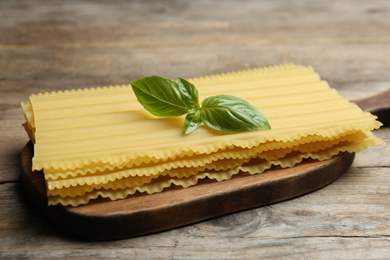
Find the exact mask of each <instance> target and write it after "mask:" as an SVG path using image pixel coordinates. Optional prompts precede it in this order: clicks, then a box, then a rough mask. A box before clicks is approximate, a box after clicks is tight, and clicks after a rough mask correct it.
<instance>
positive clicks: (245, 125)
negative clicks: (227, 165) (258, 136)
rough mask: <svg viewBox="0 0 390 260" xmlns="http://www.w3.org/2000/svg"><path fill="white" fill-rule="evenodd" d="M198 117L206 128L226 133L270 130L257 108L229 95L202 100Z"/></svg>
mask: <svg viewBox="0 0 390 260" xmlns="http://www.w3.org/2000/svg"><path fill="white" fill-rule="evenodd" d="M200 117H201V119H202V122H203V123H204V124H205V125H207V126H208V127H211V128H213V129H215V130H218V131H223V132H227V133H230V132H244V131H256V130H262V129H271V126H270V124H269V122H268V121H267V119H266V118H265V116H264V115H263V114H262V113H260V112H259V111H258V110H257V108H255V107H254V106H252V105H251V104H249V103H248V102H247V101H245V100H243V99H241V98H238V97H234V96H229V95H219V96H213V97H208V98H206V99H204V100H203V102H202V109H201V115H200Z"/></svg>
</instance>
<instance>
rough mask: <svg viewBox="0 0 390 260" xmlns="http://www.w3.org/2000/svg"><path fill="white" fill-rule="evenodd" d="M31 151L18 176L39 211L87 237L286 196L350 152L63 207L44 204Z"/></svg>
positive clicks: (348, 160) (325, 177)
mask: <svg viewBox="0 0 390 260" xmlns="http://www.w3.org/2000/svg"><path fill="white" fill-rule="evenodd" d="M32 156H33V145H32V143H31V142H29V143H28V144H27V145H26V147H25V148H24V150H23V153H22V164H23V170H24V172H23V182H24V185H25V189H26V192H27V194H28V196H29V197H30V199H31V200H32V202H33V203H34V205H35V206H36V208H37V209H38V211H39V212H40V213H41V214H42V215H43V216H44V217H45V218H46V219H47V220H48V221H50V222H51V223H52V224H53V225H54V226H56V227H58V228H59V229H62V230H63V231H65V232H67V233H70V234H72V235H74V236H77V237H80V238H84V239H89V240H110V239H119V238H125V237H133V236H139V235H144V234H149V233H153V232H158V231H163V230H167V229H171V228H175V227H179V226H183V225H188V224H191V223H195V222H199V221H202V220H205V219H210V218H213V217H217V216H221V215H225V214H229V213H233V212H237V211H240V210H245V209H249V208H254V207H259V206H263V205H267V204H271V203H275V202H280V201H283V200H287V199H291V198H294V197H297V196H300V195H303V194H305V193H308V192H311V191H314V190H317V189H319V188H322V187H324V186H325V185H327V184H329V183H331V182H333V181H334V180H336V179H337V178H338V177H340V176H341V175H342V174H343V173H344V172H346V171H347V170H348V168H349V167H350V165H351V164H352V162H353V159H354V157H355V155H354V154H349V153H345V154H342V155H340V156H337V157H335V158H333V159H331V160H327V161H323V162H318V161H314V160H307V161H305V162H303V163H301V164H299V165H297V166H295V167H293V168H287V169H281V168H275V169H271V170H268V171H266V172H264V173H263V174H258V175H252V176H250V175H243V174H242V175H237V176H235V177H233V178H232V179H230V180H228V181H222V182H215V181H206V180H204V181H201V182H200V183H198V184H197V185H195V186H192V187H189V188H180V187H172V188H168V189H166V190H164V191H163V192H161V193H156V194H151V195H148V194H135V195H132V196H129V197H128V198H126V199H123V200H117V201H110V200H107V199H97V200H94V201H91V202H90V203H89V204H87V205H82V206H78V207H72V206H67V207H64V206H59V205H57V206H48V205H47V198H46V195H45V193H46V192H45V190H46V188H45V181H44V178H43V173H42V172H31V159H32Z"/></svg>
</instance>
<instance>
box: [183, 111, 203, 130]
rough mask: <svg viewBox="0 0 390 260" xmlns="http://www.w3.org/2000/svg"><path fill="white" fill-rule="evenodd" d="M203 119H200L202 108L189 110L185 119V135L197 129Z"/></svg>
mask: <svg viewBox="0 0 390 260" xmlns="http://www.w3.org/2000/svg"><path fill="white" fill-rule="evenodd" d="M201 122H202V120H201V119H200V110H199V109H191V110H190V111H188V114H187V116H186V119H185V121H184V127H183V135H187V134H189V133H191V132H192V131H194V130H195V129H197V128H198V127H199V125H200V123H201Z"/></svg>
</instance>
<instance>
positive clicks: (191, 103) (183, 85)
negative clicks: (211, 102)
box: [177, 78, 199, 109]
mask: <svg viewBox="0 0 390 260" xmlns="http://www.w3.org/2000/svg"><path fill="white" fill-rule="evenodd" d="M177 83H178V85H179V91H180V94H181V98H182V99H183V101H184V103H185V104H186V106H187V108H188V109H191V108H198V107H199V96H198V90H197V89H196V88H195V86H194V85H193V84H192V83H190V82H188V81H187V80H185V79H183V78H177Z"/></svg>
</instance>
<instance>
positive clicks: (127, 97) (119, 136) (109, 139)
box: [22, 64, 383, 205]
mask: <svg viewBox="0 0 390 260" xmlns="http://www.w3.org/2000/svg"><path fill="white" fill-rule="evenodd" d="M190 81H191V82H192V83H193V84H194V85H195V86H196V88H197V89H198V92H199V97H200V100H203V99H204V98H206V97H208V96H212V95H217V94H228V95H233V96H237V97H240V98H243V99H245V100H247V101H248V102H249V103H250V104H252V105H254V106H255V107H257V108H258V109H259V110H260V111H261V112H262V113H263V114H264V115H265V116H266V117H267V119H268V121H269V123H270V125H271V127H272V129H271V130H266V131H255V132H242V133H233V134H227V133H222V132H217V131H215V130H211V129H209V128H207V127H204V126H201V127H200V128H199V129H197V130H196V131H194V132H193V133H191V134H190V135H187V136H183V135H182V126H183V123H184V117H178V118H157V117H154V116H152V115H150V114H149V113H148V112H147V111H145V110H144V108H143V107H142V106H141V105H140V104H139V102H138V101H137V99H136V96H135V95H134V93H133V91H132V88H131V86H130V85H122V86H115V87H103V88H93V89H79V90H71V91H59V92H51V93H42V94H33V95H31V96H30V100H29V101H26V102H23V103H22V108H23V112H24V115H25V118H26V123H25V124H24V127H25V129H26V131H27V133H28V135H29V137H30V139H31V140H32V141H33V143H34V153H35V154H34V157H33V166H32V169H33V170H43V172H44V176H45V180H46V183H47V192H48V196H49V204H53V205H55V204H58V203H61V204H63V205H79V204H84V203H87V202H88V201H89V200H90V199H93V198H96V197H97V196H102V197H108V198H111V199H119V198H125V197H126V196H128V195H130V194H134V193H135V192H136V191H140V192H147V193H154V192H160V191H162V190H163V189H164V188H166V187H169V186H170V185H171V184H175V185H178V186H183V187H188V186H191V185H194V184H196V183H197V181H198V180H199V179H204V178H210V179H216V180H227V179H229V178H231V176H232V175H234V174H237V173H238V172H248V173H250V174H258V173H261V172H263V171H264V170H265V169H268V168H270V167H271V166H272V165H279V166H282V167H293V166H294V165H295V164H296V163H299V162H301V161H302V160H303V159H305V158H312V159H317V160H326V159H330V158H331V157H332V156H334V155H337V154H338V153H340V152H345V151H346V152H358V151H360V150H362V149H365V148H367V147H368V146H370V145H374V144H383V142H382V141H381V140H380V139H378V138H376V137H375V136H373V135H372V133H371V132H370V131H371V130H373V129H377V128H379V127H380V126H381V123H380V122H378V121H377V120H376V117H374V116H372V115H371V114H370V113H364V112H362V111H361V110H360V108H359V107H357V106H356V105H355V104H352V103H350V102H349V101H348V100H347V99H345V98H344V97H342V96H340V95H339V94H338V93H337V91H336V90H334V89H332V88H330V87H329V85H328V83H327V82H326V81H323V80H321V78H320V77H319V75H318V74H317V73H316V72H315V71H314V70H313V69H312V68H311V67H308V66H299V65H294V64H286V65H279V66H271V67H265V68H259V69H252V70H243V71H238V72H234V73H226V74H220V75H211V76H207V77H201V78H194V79H190Z"/></svg>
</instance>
